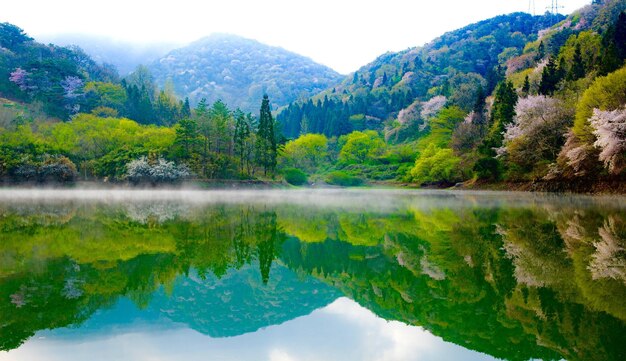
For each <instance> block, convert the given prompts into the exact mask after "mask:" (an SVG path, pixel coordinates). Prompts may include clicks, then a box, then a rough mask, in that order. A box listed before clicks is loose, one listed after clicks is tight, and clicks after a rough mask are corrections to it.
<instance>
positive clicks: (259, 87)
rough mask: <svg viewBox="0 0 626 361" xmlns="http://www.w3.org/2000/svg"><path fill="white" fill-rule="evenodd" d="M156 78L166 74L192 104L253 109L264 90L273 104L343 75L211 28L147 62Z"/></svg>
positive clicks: (160, 80)
mask: <svg viewBox="0 0 626 361" xmlns="http://www.w3.org/2000/svg"><path fill="white" fill-rule="evenodd" d="M149 68H150V70H151V72H152V73H153V74H154V77H155V80H156V82H157V84H159V85H161V86H163V85H164V84H165V82H166V81H168V80H171V81H172V83H173V85H174V90H175V92H176V93H177V95H179V96H180V97H189V100H190V101H191V103H192V104H195V103H197V102H198V101H200V99H202V98H206V99H207V100H208V101H209V102H210V103H212V102H214V101H216V100H218V99H221V100H222V101H224V102H225V103H226V104H228V105H229V106H231V107H232V108H235V107H239V108H241V109H242V110H244V111H247V112H253V113H256V112H258V109H259V106H260V104H261V98H262V97H263V94H264V93H267V94H268V95H269V98H270V99H271V101H272V108H273V109H277V108H279V107H282V106H284V105H287V104H289V103H290V102H292V101H294V100H296V99H298V98H301V97H308V96H311V95H313V94H316V93H318V92H320V91H322V90H324V89H326V88H328V87H329V86H331V85H332V84H335V83H336V82H338V81H339V80H340V79H341V78H342V77H341V75H339V74H338V73H337V72H335V71H334V70H332V69H330V68H328V67H326V66H323V65H320V64H317V63H315V62H313V61H312V60H311V59H309V58H306V57H304V56H300V55H297V54H294V53H292V52H289V51H287V50H285V49H282V48H278V47H273V46H268V45H264V44H261V43H259V42H257V41H255V40H250V39H245V38H241V37H238V36H234V35H226V34H214V35H211V36H209V37H206V38H203V39H200V40H198V41H196V42H194V43H192V44H190V45H189V46H186V47H184V48H180V49H176V50H173V51H171V52H170V53H168V54H167V55H166V56H164V57H163V58H161V59H159V60H157V61H155V62H153V63H152V64H151V65H150V66H149Z"/></svg>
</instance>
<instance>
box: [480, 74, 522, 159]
mask: <svg viewBox="0 0 626 361" xmlns="http://www.w3.org/2000/svg"><path fill="white" fill-rule="evenodd" d="M517 98H518V97H517V93H516V92H515V88H514V87H513V83H511V82H509V81H505V82H502V83H500V84H499V85H498V86H497V87H496V95H495V99H494V101H493V107H492V109H491V121H490V129H489V134H488V135H487V137H486V139H485V141H484V144H483V146H482V147H481V148H482V149H481V152H482V153H483V154H485V155H490V156H495V151H494V149H493V148H497V147H500V146H501V145H502V137H503V133H504V130H505V129H506V126H507V124H511V123H512V122H513V118H514V117H515V105H516V104H517Z"/></svg>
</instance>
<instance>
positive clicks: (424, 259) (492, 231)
mask: <svg viewBox="0 0 626 361" xmlns="http://www.w3.org/2000/svg"><path fill="white" fill-rule="evenodd" d="M381 195H382V197H381ZM368 197H369V198H368ZM533 197H534V198H531V200H528V198H524V199H525V201H524V202H515V200H511V202H510V203H508V202H507V200H506V199H501V198H499V197H497V196H495V197H494V196H489V195H487V196H483V195H481V194H468V195H459V194H445V193H443V194H439V193H435V194H428V193H426V194H419V195H410V194H403V193H397V194H396V193H394V192H391V193H389V194H384V193H376V192H374V193H371V194H368V193H367V192H363V194H358V195H356V196H355V195H354V194H353V195H350V197H349V199H345V202H342V200H341V199H335V200H334V201H333V202H331V203H322V204H316V203H315V202H314V201H313V200H310V199H309V200H308V202H311V204H308V203H307V202H291V201H289V200H288V199H287V200H283V201H279V200H276V199H271V200H270V201H268V199H267V198H265V199H264V200H262V201H255V202H249V203H248V204H246V203H245V202H235V203H232V204H231V203H228V202H213V203H202V202H187V201H172V200H163V201H159V202H149V201H136V202H128V203H125V202H112V203H102V202H89V201H82V202H71V201H68V202H61V201H55V202H44V203H37V202H24V201H23V200H21V201H20V202H17V201H16V202H12V201H5V202H4V203H3V205H2V206H0V233H1V235H2V241H1V243H0V315H1V316H2V317H1V319H2V321H1V322H0V349H1V350H11V349H14V348H16V347H18V346H19V345H21V344H22V343H24V342H25V341H27V340H28V339H29V338H30V337H31V336H32V335H34V333H35V332H37V331H39V330H44V329H55V328H60V327H65V326H69V325H73V326H74V327H79V328H80V327H81V325H82V327H84V329H83V331H84V332H88V331H91V330H89V328H90V327H95V326H93V325H92V326H90V324H89V322H88V321H87V320H89V319H90V318H91V317H92V315H93V314H94V313H95V312H96V311H98V310H103V309H112V308H113V307H114V306H115V305H116V304H117V303H118V301H119V300H120V299H122V298H124V299H130V300H131V301H132V302H133V303H134V304H135V305H136V306H137V307H139V309H140V310H141V311H138V312H141V313H142V314H143V317H148V318H150V317H154V318H158V317H161V318H167V319H169V320H171V321H174V322H178V323H182V324H185V325H187V326H188V327H190V328H192V329H194V330H196V331H198V332H201V333H204V334H208V335H211V336H213V337H225V336H235V335H241V334H244V333H248V332H253V331H255V330H258V329H259V328H261V327H265V326H269V325H274V324H279V323H282V322H285V321H287V320H291V319H294V318H296V317H298V316H301V315H306V314H309V313H311V312H312V311H314V310H316V309H319V308H322V307H324V306H326V305H328V304H330V303H332V302H333V301H334V300H336V299H337V298H339V297H341V296H346V297H348V298H350V299H352V300H354V301H356V302H357V303H359V304H360V305H361V306H363V307H365V308H367V309H369V310H371V311H372V312H374V313H375V314H376V315H378V316H379V317H382V318H384V319H387V320H397V321H401V322H403V323H406V324H409V325H417V326H422V327H423V328H425V329H426V330H428V331H430V332H432V333H433V334H434V335H437V336H440V337H442V338H443V339H444V340H446V341H449V342H454V343H456V344H458V345H460V346H463V347H465V348H467V349H471V350H476V351H480V352H483V353H486V354H489V355H492V356H494V357H498V358H504V359H511V360H526V359H530V358H541V359H561V358H566V359H572V360H621V359H624V358H625V357H626V355H624V347H623V345H625V344H626V332H625V331H626V306H625V305H624V302H623V300H624V299H625V298H626V215H625V213H624V212H625V210H624V208H623V205H621V203H620V200H614V201H611V200H606V199H591V198H566V197H561V198H556V197H543V196H533ZM355 199H357V200H358V201H357V202H355V205H354V207H351V204H350V201H351V200H355ZM622 203H623V202H622ZM367 204H372V206H371V207H368V206H367ZM111 322H114V320H111ZM102 326H103V325H99V327H102Z"/></svg>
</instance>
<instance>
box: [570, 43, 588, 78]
mask: <svg viewBox="0 0 626 361" xmlns="http://www.w3.org/2000/svg"><path fill="white" fill-rule="evenodd" d="M584 76H585V63H584V61H583V56H582V54H581V51H580V43H576V48H575V49H574V57H573V58H572V66H571V67H570V69H569V72H568V73H567V80H570V81H573V80H578V79H580V78H583V77H584Z"/></svg>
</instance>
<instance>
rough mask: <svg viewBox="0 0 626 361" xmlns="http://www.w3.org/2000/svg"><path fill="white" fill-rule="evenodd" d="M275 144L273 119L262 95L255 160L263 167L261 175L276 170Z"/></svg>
mask: <svg viewBox="0 0 626 361" xmlns="http://www.w3.org/2000/svg"><path fill="white" fill-rule="evenodd" d="M276 157H277V144H276V134H275V133H274V118H273V117H272V112H271V110H270V100H269V98H268V96H267V94H265V95H263V101H262V102H261V111H260V116H259V128H258V130H257V158H258V160H259V163H260V165H261V166H262V167H263V174H264V175H267V173H268V171H269V172H270V173H273V172H274V170H275V168H276Z"/></svg>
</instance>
